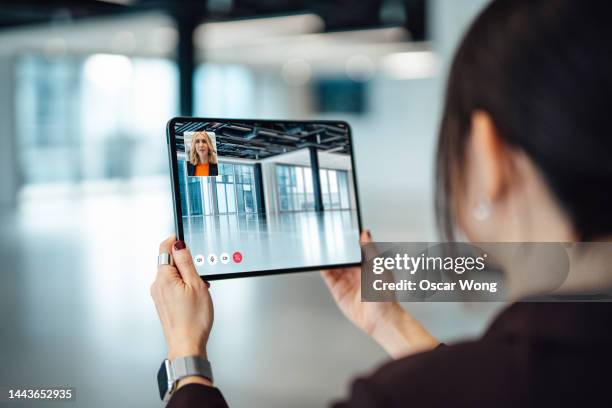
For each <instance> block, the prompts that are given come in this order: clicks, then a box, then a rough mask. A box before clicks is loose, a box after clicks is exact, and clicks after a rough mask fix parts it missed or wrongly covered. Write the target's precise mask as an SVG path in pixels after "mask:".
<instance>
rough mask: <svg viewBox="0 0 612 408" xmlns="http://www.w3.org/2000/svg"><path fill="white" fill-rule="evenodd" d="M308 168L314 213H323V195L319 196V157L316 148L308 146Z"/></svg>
mask: <svg viewBox="0 0 612 408" xmlns="http://www.w3.org/2000/svg"><path fill="white" fill-rule="evenodd" d="M308 151H309V153H310V168H311V173H312V191H313V193H314V204H315V211H323V195H322V194H321V174H320V173H319V155H318V154H317V148H316V147H313V146H310V147H309V148H308Z"/></svg>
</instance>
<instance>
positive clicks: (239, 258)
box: [232, 251, 242, 263]
mask: <svg viewBox="0 0 612 408" xmlns="http://www.w3.org/2000/svg"><path fill="white" fill-rule="evenodd" d="M232 259H234V262H236V263H240V262H242V254H241V253H240V252H238V251H236V252H234V253H233V254H232Z"/></svg>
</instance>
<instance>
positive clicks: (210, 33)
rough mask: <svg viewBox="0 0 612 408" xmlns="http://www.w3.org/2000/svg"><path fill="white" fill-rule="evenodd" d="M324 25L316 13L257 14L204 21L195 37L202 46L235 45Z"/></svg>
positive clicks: (308, 32)
mask: <svg viewBox="0 0 612 408" xmlns="http://www.w3.org/2000/svg"><path fill="white" fill-rule="evenodd" d="M324 28H325V23H324V22H323V20H322V19H321V17H319V16H318V15H316V14H298V15H292V16H282V17H266V18H254V19H248V20H239V21H225V22H217V23H204V24H201V25H200V26H199V27H198V28H197V29H196V32H195V34H194V40H195V43H196V46H197V47H200V48H210V47H213V48H216V47H228V46H230V47H231V46H233V45H237V44H244V43H247V42H251V41H253V40H256V39H261V38H270V37H282V36H292V35H299V34H310V33H318V32H321V31H323V29H324Z"/></svg>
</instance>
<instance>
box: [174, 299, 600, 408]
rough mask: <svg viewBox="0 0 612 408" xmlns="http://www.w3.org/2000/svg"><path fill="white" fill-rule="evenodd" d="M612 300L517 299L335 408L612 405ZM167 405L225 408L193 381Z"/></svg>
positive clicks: (397, 364) (358, 384) (360, 384)
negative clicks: (457, 339) (477, 332)
mask: <svg viewBox="0 0 612 408" xmlns="http://www.w3.org/2000/svg"><path fill="white" fill-rule="evenodd" d="M610 344H612V305H611V304H609V303H516V304H513V305H511V306H510V307H508V308H507V309H506V310H505V311H503V312H502V313H501V314H500V315H499V316H498V317H497V319H495V321H494V322H493V323H492V325H491V326H490V327H489V329H488V330H487V332H486V333H485V334H484V336H483V337H482V338H481V339H479V340H476V341H468V342H464V343H458V344H455V345H450V346H441V347H438V348H436V349H435V350H432V351H428V352H425V353H421V354H416V355H413V356H410V357H406V358H403V359H400V360H396V361H393V362H390V363H388V364H386V365H384V366H383V367H381V368H380V369H378V371H376V372H375V373H374V374H373V375H372V376H370V377H366V378H360V379H357V380H356V381H355V382H354V383H353V385H352V387H351V395H350V397H349V399H348V400H347V401H344V402H339V403H336V404H335V405H333V406H334V407H336V408H348V407H358V408H370V407H400V406H401V407H404V406H406V407H408V406H409V407H444V408H446V407H451V406H452V407H542V406H554V407H578V406H584V404H585V403H588V402H600V403H603V402H604V401H608V403H610V398H611V397H610V391H609V379H610V374H609V371H610V369H611V367H612V348H611V347H610ZM168 407H169V408H183V407H184V408H187V407H189V408H196V407H207V408H209V407H215V408H216V407H227V403H226V402H225V400H224V398H223V396H222V395H221V392H220V391H219V390H218V389H217V388H213V387H207V386H204V385H199V384H189V385H186V386H184V387H182V388H180V389H179V390H178V391H177V392H176V394H175V395H174V396H173V397H172V399H171V400H170V403H169V404H168Z"/></svg>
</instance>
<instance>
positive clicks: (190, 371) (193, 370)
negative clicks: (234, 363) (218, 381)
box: [172, 356, 213, 382]
mask: <svg viewBox="0 0 612 408" xmlns="http://www.w3.org/2000/svg"><path fill="white" fill-rule="evenodd" d="M172 369H173V371H174V377H173V379H174V381H178V380H180V379H181V378H184V377H189V376H191V375H196V376H199V377H204V378H207V379H208V380H210V381H211V382H212V381H213V374H212V367H211V365H210V362H209V361H208V360H206V359H205V358H202V357H198V356H188V357H177V358H175V359H174V360H172Z"/></svg>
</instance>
